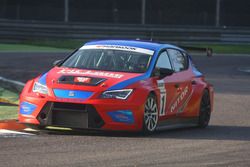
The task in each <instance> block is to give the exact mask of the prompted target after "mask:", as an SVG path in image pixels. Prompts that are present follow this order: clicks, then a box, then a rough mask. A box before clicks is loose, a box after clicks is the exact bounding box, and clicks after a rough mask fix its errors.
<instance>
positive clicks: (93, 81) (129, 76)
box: [39, 67, 145, 91]
mask: <svg viewBox="0 0 250 167" xmlns="http://www.w3.org/2000/svg"><path fill="white" fill-rule="evenodd" d="M144 75H145V74H141V73H127V72H113V71H100V70H84V69H76V68H65V67H54V68H53V69H51V70H50V71H49V72H48V73H46V74H44V75H42V76H41V77H40V79H39V80H44V83H45V84H46V85H47V86H48V87H49V88H57V89H76V90H77V89H79V90H89V91H98V90H99V91H103V90H113V89H120V88H122V87H126V86H128V85H130V84H132V83H134V82H136V81H139V80H141V79H143V78H144V77H143V76H144ZM41 82H42V81H41ZM97 88H98V89H97Z"/></svg>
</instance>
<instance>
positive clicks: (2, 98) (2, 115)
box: [0, 87, 19, 120]
mask: <svg viewBox="0 0 250 167" xmlns="http://www.w3.org/2000/svg"><path fill="white" fill-rule="evenodd" d="M0 102H6V103H7V102H9V103H11V104H16V105H18V102H19V96H18V94H16V93H13V92H11V91H9V90H6V89H4V88H1V87H0ZM17 110H18V106H7V105H1V104H0V120H5V119H16V118H17Z"/></svg>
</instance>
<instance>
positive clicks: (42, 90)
mask: <svg viewBox="0 0 250 167" xmlns="http://www.w3.org/2000/svg"><path fill="white" fill-rule="evenodd" d="M32 91H33V92H36V93H41V94H45V95H46V94H48V88H47V86H45V85H42V84H40V83H39V82H35V84H34V86H33V90H32Z"/></svg>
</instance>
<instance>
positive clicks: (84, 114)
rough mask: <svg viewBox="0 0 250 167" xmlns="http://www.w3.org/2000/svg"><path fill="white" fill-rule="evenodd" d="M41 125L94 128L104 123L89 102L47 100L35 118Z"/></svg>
mask: <svg viewBox="0 0 250 167" xmlns="http://www.w3.org/2000/svg"><path fill="white" fill-rule="evenodd" d="M37 119H38V120H39V121H40V124H41V125H50V126H61V127H70V128H84V129H85V128H94V129H98V128H101V127H102V126H103V125H104V121H103V119H102V118H101V117H100V115H99V114H98V112H97V111H96V109H95V108H94V107H93V106H92V105H89V104H75V103H61V102H47V103H46V104H45V105H44V107H43V109H42V110H41V112H40V114H39V115H38V118H37Z"/></svg>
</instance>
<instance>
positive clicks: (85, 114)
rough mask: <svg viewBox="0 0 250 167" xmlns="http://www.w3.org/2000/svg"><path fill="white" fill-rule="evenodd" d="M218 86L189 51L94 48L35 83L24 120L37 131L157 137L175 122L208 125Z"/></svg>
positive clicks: (108, 43) (137, 44)
mask: <svg viewBox="0 0 250 167" xmlns="http://www.w3.org/2000/svg"><path fill="white" fill-rule="evenodd" d="M212 109H213V87H212V86H211V85H210V84H208V83H207V82H206V81H205V79H204V76H203V74H202V73H201V72H200V71H199V70H198V69H197V68H196V67H195V66H194V64H193V63H192V59H191V57H190V56H189V55H188V53H187V52H186V51H185V50H183V49H181V48H179V47H177V46H173V45H168V44H160V43H153V42H143V41H130V40H103V41H94V42H89V43H86V44H85V45H84V46H82V47H81V48H79V49H78V50H76V51H75V52H73V53H72V54H71V55H70V56H68V57H67V58H65V59H64V60H59V61H56V62H55V66H54V68H52V69H51V70H50V71H48V72H47V73H45V74H43V75H41V76H38V77H37V78H35V79H32V80H30V81H28V82H27V84H26V86H25V87H24V89H23V91H22V94H21V96H20V107H19V122H20V123H25V124H28V125H34V126H36V127H40V128H43V127H46V126H59V127H69V128H77V129H78V128H80V129H100V130H119V131H120V130H125V131H141V130H142V131H144V132H153V131H155V130H157V129H161V128H164V127H169V126H173V125H177V126H178V125H183V124H185V125H198V126H200V127H206V126H207V125H208V123H209V120H210V115H211V112H212Z"/></svg>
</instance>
